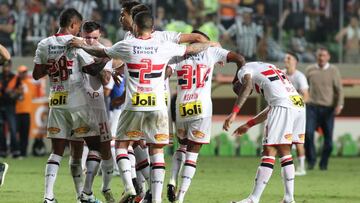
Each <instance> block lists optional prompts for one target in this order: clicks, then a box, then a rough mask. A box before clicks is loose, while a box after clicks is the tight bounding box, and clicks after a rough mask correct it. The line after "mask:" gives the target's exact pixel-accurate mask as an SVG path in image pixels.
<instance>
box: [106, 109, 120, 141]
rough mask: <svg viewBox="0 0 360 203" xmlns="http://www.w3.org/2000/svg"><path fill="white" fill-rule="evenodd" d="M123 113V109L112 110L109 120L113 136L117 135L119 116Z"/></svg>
mask: <svg viewBox="0 0 360 203" xmlns="http://www.w3.org/2000/svg"><path fill="white" fill-rule="evenodd" d="M120 115H121V109H113V110H112V111H110V115H109V121H110V129H111V135H112V137H116V128H117V125H118V122H119V117H120Z"/></svg>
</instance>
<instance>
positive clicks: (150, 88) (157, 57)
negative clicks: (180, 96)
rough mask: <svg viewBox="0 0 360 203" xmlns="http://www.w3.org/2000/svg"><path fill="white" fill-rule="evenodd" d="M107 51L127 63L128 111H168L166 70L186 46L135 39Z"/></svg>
mask: <svg viewBox="0 0 360 203" xmlns="http://www.w3.org/2000/svg"><path fill="white" fill-rule="evenodd" d="M104 50H105V53H106V54H107V55H108V56H109V57H111V58H120V59H121V60H122V61H124V62H125V78H126V99H125V103H124V108H125V110H130V111H155V110H166V104H165V98H164V97H165V92H164V85H165V84H164V79H165V68H166V65H167V63H168V61H169V60H170V59H171V58H172V57H174V56H182V55H184V54H185V51H186V46H184V45H178V44H175V43H171V42H167V41H161V40H158V39H156V38H150V39H146V40H143V39H138V38H133V39H128V40H124V41H120V42H118V43H116V44H115V45H113V46H112V47H110V48H105V49H104ZM170 50H171V51H170Z"/></svg>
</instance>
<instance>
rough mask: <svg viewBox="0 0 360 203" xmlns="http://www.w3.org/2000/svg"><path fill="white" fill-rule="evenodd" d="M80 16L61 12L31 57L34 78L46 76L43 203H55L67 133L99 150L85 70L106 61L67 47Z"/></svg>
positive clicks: (94, 71) (97, 68) (93, 70)
mask: <svg viewBox="0 0 360 203" xmlns="http://www.w3.org/2000/svg"><path fill="white" fill-rule="evenodd" d="M81 23H82V16H81V14H80V13H79V12H77V11H76V10H75V9H72V8H70V9H66V10H64V11H63V12H62V13H61V15H60V29H59V31H58V33H57V34H55V35H53V36H50V37H48V38H45V39H43V40H41V41H40V42H39V44H38V46H37V49H36V53H35V57H34V63H35V66H34V71H33V77H34V79H35V80H38V79H40V78H42V77H44V76H46V75H49V80H50V83H49V85H50V95H49V107H50V110H49V117H48V126H47V136H48V137H49V138H50V139H51V143H52V150H53V151H52V153H51V154H50V157H49V159H48V162H47V164H46V169H45V194H44V203H51V202H56V199H55V196H54V192H53V187H54V183H55V180H56V175H57V172H58V169H59V165H60V162H61V159H62V155H63V153H64V149H65V146H66V143H67V139H68V138H70V136H73V137H84V136H89V137H84V140H85V142H86V144H87V145H88V147H89V149H90V150H93V151H94V152H95V151H96V153H99V148H100V146H99V143H100V137H99V136H98V133H97V131H98V128H97V126H98V124H97V121H96V120H95V116H94V115H93V112H92V111H91V110H89V105H88V102H87V99H86V90H85V86H84V77H85V73H89V74H92V75H96V74H97V73H98V72H99V71H100V70H101V69H102V68H103V67H104V66H105V64H106V63H107V62H108V61H109V59H100V60H98V61H97V62H95V61H94V59H93V57H92V56H90V55H89V54H87V53H86V52H84V51H83V50H81V49H74V48H69V47H68V46H67V43H68V41H69V40H71V39H72V38H73V37H74V36H76V35H77V34H78V33H79V30H80V26H81Z"/></svg>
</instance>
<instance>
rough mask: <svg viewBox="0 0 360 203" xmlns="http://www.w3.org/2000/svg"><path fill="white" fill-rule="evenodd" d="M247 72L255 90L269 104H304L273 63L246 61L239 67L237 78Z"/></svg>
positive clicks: (289, 105) (294, 105) (296, 105)
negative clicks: (250, 76)
mask: <svg viewBox="0 0 360 203" xmlns="http://www.w3.org/2000/svg"><path fill="white" fill-rule="evenodd" d="M247 73H249V74H251V75H252V81H253V84H252V85H253V87H254V89H255V90H256V92H258V93H259V94H262V95H263V96H264V97H265V100H266V101H267V102H268V104H269V105H270V106H285V107H299V106H301V107H302V106H303V105H304V104H303V102H302V99H301V97H300V96H299V94H298V92H297V91H296V89H295V88H294V86H293V85H292V84H291V82H290V81H289V80H288V78H287V77H286V75H285V73H284V72H282V71H281V70H280V69H278V68H277V67H276V66H275V65H273V64H270V63H263V62H250V63H246V64H245V65H244V66H243V67H242V68H241V69H240V71H239V73H238V78H243V76H244V75H245V74H247ZM240 82H243V81H242V80H240Z"/></svg>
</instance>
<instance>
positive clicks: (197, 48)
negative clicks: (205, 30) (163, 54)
mask: <svg viewBox="0 0 360 203" xmlns="http://www.w3.org/2000/svg"><path fill="white" fill-rule="evenodd" d="M217 46H219V43H218V42H205V43H193V44H189V45H187V46H186V51H185V54H197V53H200V52H202V51H204V50H205V49H207V48H209V47H217Z"/></svg>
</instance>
